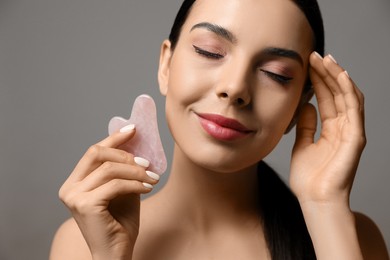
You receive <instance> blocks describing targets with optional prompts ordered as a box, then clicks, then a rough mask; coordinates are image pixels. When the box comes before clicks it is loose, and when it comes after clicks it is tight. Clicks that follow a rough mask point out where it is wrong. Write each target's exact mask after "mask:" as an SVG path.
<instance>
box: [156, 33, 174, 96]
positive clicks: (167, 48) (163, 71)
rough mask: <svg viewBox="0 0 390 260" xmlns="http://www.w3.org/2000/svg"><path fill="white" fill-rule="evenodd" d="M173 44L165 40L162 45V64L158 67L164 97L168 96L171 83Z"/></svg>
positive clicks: (159, 81)
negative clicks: (170, 71)
mask: <svg viewBox="0 0 390 260" xmlns="http://www.w3.org/2000/svg"><path fill="white" fill-rule="evenodd" d="M171 57H172V51H171V42H170V41H169V40H164V41H163V43H162V44H161V50H160V63H159V67H158V75H157V77H158V84H159V86H160V93H161V94H162V95H163V96H166V95H167V92H168V82H169V69H170V65H171Z"/></svg>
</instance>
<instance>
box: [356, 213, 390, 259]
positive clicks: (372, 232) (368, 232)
mask: <svg viewBox="0 0 390 260" xmlns="http://www.w3.org/2000/svg"><path fill="white" fill-rule="evenodd" d="M354 214H355V219H356V227H357V232H358V238H359V243H360V246H361V249H362V252H363V256H364V259H372V260H389V254H388V251H387V248H386V243H385V241H384V239H383V236H382V234H381V232H380V230H379V228H378V226H377V225H376V224H375V222H374V221H373V220H372V219H371V218H369V217H368V216H366V215H364V214H362V213H359V212H355V213H354Z"/></svg>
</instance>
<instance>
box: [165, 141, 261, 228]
mask: <svg viewBox="0 0 390 260" xmlns="http://www.w3.org/2000/svg"><path fill="white" fill-rule="evenodd" d="M173 158H174V159H173V163H172V170H171V173H170V176H169V179H168V182H167V184H166V185H165V187H164V188H163V189H162V190H161V191H160V192H159V195H158V196H159V197H160V198H161V199H164V200H165V201H169V207H172V208H171V209H172V210H173V212H175V213H176V214H175V216H179V217H180V218H181V221H183V220H185V221H189V222H190V223H188V224H190V226H192V227H194V228H197V229H200V230H202V229H203V230H204V231H205V232H207V231H210V230H209V229H210V228H218V226H219V225H222V226H225V225H229V226H231V223H259V214H258V212H259V196H258V180H257V167H256V165H254V166H252V167H249V168H246V169H244V170H240V171H239V172H234V173H218V172H215V171H211V170H208V169H205V168H203V167H200V166H198V165H196V164H194V163H193V162H192V161H191V160H190V159H189V158H188V157H187V156H186V155H185V154H184V153H182V151H181V150H180V149H179V148H178V147H175V150H174V156H173ZM177 213H178V214H177Z"/></svg>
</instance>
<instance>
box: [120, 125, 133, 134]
mask: <svg viewBox="0 0 390 260" xmlns="http://www.w3.org/2000/svg"><path fill="white" fill-rule="evenodd" d="M134 128H135V125H133V124H131V125H127V126H124V127H122V128H121V129H120V130H119V132H121V133H128V132H131V131H133V130H134Z"/></svg>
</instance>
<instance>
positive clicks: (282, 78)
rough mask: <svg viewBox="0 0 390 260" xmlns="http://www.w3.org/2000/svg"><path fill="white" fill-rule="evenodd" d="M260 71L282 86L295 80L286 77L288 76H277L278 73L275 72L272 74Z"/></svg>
mask: <svg viewBox="0 0 390 260" xmlns="http://www.w3.org/2000/svg"><path fill="white" fill-rule="evenodd" d="M260 71H261V72H263V73H265V74H266V75H267V76H268V77H269V78H271V79H272V80H274V81H276V82H278V83H280V84H282V85H286V84H288V83H289V82H290V81H291V80H292V79H293V78H292V77H286V76H283V75H280V74H277V73H274V72H271V71H268V70H260Z"/></svg>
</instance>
